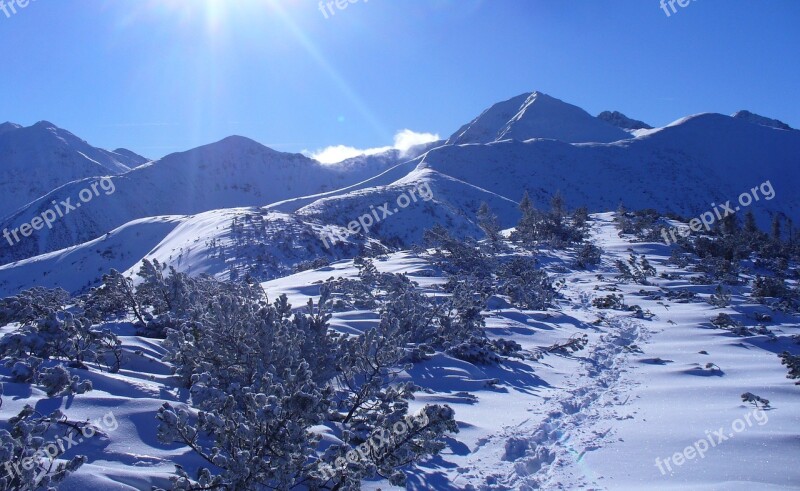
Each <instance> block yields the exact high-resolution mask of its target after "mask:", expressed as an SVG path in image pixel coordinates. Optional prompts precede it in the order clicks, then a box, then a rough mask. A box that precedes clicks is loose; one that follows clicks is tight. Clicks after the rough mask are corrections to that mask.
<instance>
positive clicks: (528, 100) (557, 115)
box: [447, 92, 631, 145]
mask: <svg viewBox="0 0 800 491" xmlns="http://www.w3.org/2000/svg"><path fill="white" fill-rule="evenodd" d="M630 137H631V135H630V134H628V133H627V132H625V131H623V130H621V129H620V128H617V127H616V126H614V125H611V124H609V123H607V122H605V121H601V120H599V119H597V118H595V117H593V116H592V115H590V114H589V113H587V112H586V111H584V110H583V109H581V108H579V107H577V106H573V105H572V104H567V103H566V102H563V101H561V100H559V99H556V98H554V97H550V96H549V95H547V94H543V93H541V92H532V93H529V94H522V95H519V96H517V97H514V98H512V99H509V100H507V101H504V102H500V103H497V104H495V105H493V106H492V107H490V108H489V109H487V110H485V111H484V112H483V113H481V115H480V116H478V117H477V118H475V119H474V120H472V122H470V123H468V124H466V125H464V126H462V127H461V128H460V129H459V130H458V131H456V132H455V133H454V134H453V135H452V136H451V137H450V139H448V140H447V143H448V144H450V145H463V144H466V143H492V142H497V141H501V140H508V139H513V140H521V141H523V140H529V139H531V138H547V139H552V140H559V141H563V142H567V143H583V142H601V143H608V142H613V141H617V140H625V139H628V138H630Z"/></svg>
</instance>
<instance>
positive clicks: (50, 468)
mask: <svg viewBox="0 0 800 491" xmlns="http://www.w3.org/2000/svg"><path fill="white" fill-rule="evenodd" d="M0 395H2V385H0ZM0 406H2V399H0ZM8 424H9V425H10V428H9V429H8V430H6V429H0V468H2V469H4V471H5V472H3V473H0V474H2V475H0V491H16V490H23V489H24V490H29V491H39V490H51V489H56V486H57V485H58V483H60V482H61V481H63V480H64V479H66V478H67V476H68V475H69V474H71V473H73V472H75V471H76V470H77V469H78V468H79V467H80V466H81V465H83V464H84V463H86V460H87V459H86V457H84V456H81V455H78V456H75V457H73V458H72V459H71V460H70V461H68V462H55V461H54V460H53V459H54V458H55V457H57V456H58V455H60V453H61V452H60V451H59V450H60V449H59V448H58V446H57V445H56V444H55V443H53V438H54V436H55V432H54V431H53V430H52V429H51V428H52V426H53V425H60V424H64V425H70V426H73V427H74V426H75V425H76V424H75V423H70V422H68V421H67V420H66V417H65V416H64V415H63V414H62V413H61V411H58V410H56V411H55V412H53V413H52V414H50V415H49V416H43V415H41V414H40V413H38V412H37V411H36V410H34V408H33V407H31V406H29V405H28V406H25V408H24V409H23V410H22V411H21V412H20V413H19V414H18V415H17V416H15V417H13V418H10V419H9V420H8Z"/></svg>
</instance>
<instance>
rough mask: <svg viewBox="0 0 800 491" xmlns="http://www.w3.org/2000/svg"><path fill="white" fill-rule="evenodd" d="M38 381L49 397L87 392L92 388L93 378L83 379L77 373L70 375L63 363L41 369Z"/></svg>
mask: <svg viewBox="0 0 800 491" xmlns="http://www.w3.org/2000/svg"><path fill="white" fill-rule="evenodd" d="M38 382H39V385H41V386H42V387H44V388H45V390H46V391H47V395H48V396H49V397H56V396H71V395H75V394H85V393H86V392H88V391H90V390H92V382H91V380H81V379H80V377H78V376H77V375H70V373H69V372H68V371H67V369H66V368H64V367H63V366H61V365H56V366H55V367H52V368H44V369H42V370H40V371H39V374H38Z"/></svg>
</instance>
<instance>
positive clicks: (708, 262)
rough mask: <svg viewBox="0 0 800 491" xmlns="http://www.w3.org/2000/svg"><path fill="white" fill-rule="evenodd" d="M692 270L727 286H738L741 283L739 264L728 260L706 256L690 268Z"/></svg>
mask: <svg viewBox="0 0 800 491" xmlns="http://www.w3.org/2000/svg"><path fill="white" fill-rule="evenodd" d="M692 270H694V271H699V272H701V273H705V274H706V275H707V276H708V277H709V278H710V279H712V280H715V281H721V282H722V283H725V284H727V285H738V284H739V283H741V279H740V276H739V275H740V274H741V268H740V267H739V262H738V260H737V261H731V260H728V259H724V258H720V257H715V256H706V257H703V258H701V259H700V261H698V262H697V264H695V265H694V266H693V267H692Z"/></svg>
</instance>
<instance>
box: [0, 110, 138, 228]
mask: <svg viewBox="0 0 800 491" xmlns="http://www.w3.org/2000/svg"><path fill="white" fill-rule="evenodd" d="M145 160H146V159H144V158H143V157H140V156H138V155H136V154H133V153H132V152H131V153H125V154H121V153H115V152H109V151H108V150H103V149H100V148H96V147H93V146H91V145H90V144H88V143H87V142H86V141H84V140H82V139H80V138H78V137H77V136H75V135H73V134H72V133H70V132H69V131H67V130H64V129H61V128H59V127H57V126H55V125H54V124H52V123H49V122H47V121H40V122H38V123H36V124H34V125H33V126H29V127H23V126H20V125H18V124H14V123H3V124H2V125H0V168H2V169H3V181H2V182H0V217H5V216H7V215H8V214H10V213H12V212H14V211H15V210H17V209H18V208H20V207H21V206H23V205H25V204H27V203H29V202H31V201H33V200H35V199H36V198H39V197H40V196H42V195H44V194H46V193H48V192H50V191H52V190H53V189H54V188H56V187H58V186H61V185H64V184H66V183H68V182H71V181H74V180H76V179H82V178H86V177H92V176H105V175H114V174H121V173H123V172H127V171H128V170H130V169H131V167H135V166H137V165H139V164H141V163H143V162H144V161H145Z"/></svg>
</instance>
